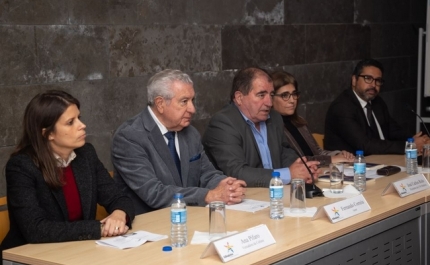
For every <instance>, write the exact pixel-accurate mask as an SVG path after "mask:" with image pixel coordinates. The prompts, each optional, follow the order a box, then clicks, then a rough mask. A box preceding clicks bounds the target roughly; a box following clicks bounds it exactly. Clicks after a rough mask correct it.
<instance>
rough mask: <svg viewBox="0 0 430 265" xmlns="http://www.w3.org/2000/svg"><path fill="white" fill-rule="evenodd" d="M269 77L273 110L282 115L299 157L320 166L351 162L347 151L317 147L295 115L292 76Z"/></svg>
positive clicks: (296, 93) (277, 74) (297, 94)
mask: <svg viewBox="0 0 430 265" xmlns="http://www.w3.org/2000/svg"><path fill="white" fill-rule="evenodd" d="M271 77H272V79H273V86H274V88H275V94H274V98H273V108H274V109H275V110H276V111H278V112H279V113H280V114H281V115H282V118H283V120H284V132H285V135H286V136H287V140H288V143H289V144H290V145H291V146H292V147H293V148H295V149H296V150H297V151H298V152H299V153H300V155H301V156H306V157H307V159H308V160H317V161H319V162H320V163H321V164H320V165H321V166H327V165H328V164H330V163H331V162H352V161H353V160H354V155H353V154H351V153H349V152H347V151H327V150H323V149H321V148H320V147H319V146H318V144H317V142H316V141H315V139H314V138H313V136H312V134H311V132H310V131H309V128H308V126H307V122H306V120H305V119H303V118H302V117H300V116H299V115H298V114H297V103H298V101H299V98H300V92H299V89H298V84H297V80H296V79H295V78H294V76H292V75H291V74H289V73H287V72H284V71H278V72H275V73H273V74H271Z"/></svg>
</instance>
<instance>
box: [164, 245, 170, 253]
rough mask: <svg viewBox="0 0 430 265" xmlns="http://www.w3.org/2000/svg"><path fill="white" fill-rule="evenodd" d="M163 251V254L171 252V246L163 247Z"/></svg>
mask: <svg viewBox="0 0 430 265" xmlns="http://www.w3.org/2000/svg"><path fill="white" fill-rule="evenodd" d="M163 251H164V252H169V251H172V247H171V246H164V247H163Z"/></svg>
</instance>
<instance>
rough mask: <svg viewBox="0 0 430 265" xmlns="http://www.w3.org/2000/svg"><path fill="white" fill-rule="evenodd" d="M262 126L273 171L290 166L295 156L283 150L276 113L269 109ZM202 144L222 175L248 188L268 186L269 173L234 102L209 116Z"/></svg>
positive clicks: (281, 129) (270, 172) (282, 131)
mask: <svg viewBox="0 0 430 265" xmlns="http://www.w3.org/2000/svg"><path fill="white" fill-rule="evenodd" d="M266 125H267V138H268V146H269V149H270V155H271V158H272V166H273V168H275V169H276V168H284V167H288V166H290V165H291V164H292V163H293V162H294V161H295V160H296V159H297V158H298V157H297V155H296V154H295V152H294V151H293V150H292V149H290V148H287V147H283V145H284V146H288V143H287V140H286V138H285V135H284V124H283V121H282V118H281V116H280V115H279V113H277V112H275V111H273V110H272V111H271V112H270V118H269V119H268V120H267V121H266ZM203 145H204V147H205V150H206V152H207V153H208V156H209V158H210V159H211V161H212V162H213V163H214V165H215V166H216V167H217V168H219V169H220V170H222V171H223V172H224V174H226V175H230V176H232V177H236V178H238V179H242V180H244V181H245V182H246V183H247V185H248V187H269V183H270V179H271V178H272V171H273V170H272V169H265V168H263V164H262V161H261V156H260V151H259V149H258V145H257V143H256V141H255V138H254V135H253V133H252V130H251V128H250V127H249V125H248V124H247V123H246V122H245V120H244V119H243V117H242V114H241V113H240V111H239V109H238V108H237V107H236V105H235V104H234V103H231V104H229V105H227V106H225V107H224V108H223V109H222V110H220V111H219V112H217V113H216V114H215V115H214V116H213V117H212V119H211V121H210V122H209V125H208V128H207V130H206V132H205V135H204V136H203ZM285 184H286V183H285Z"/></svg>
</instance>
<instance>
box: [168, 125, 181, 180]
mask: <svg viewBox="0 0 430 265" xmlns="http://www.w3.org/2000/svg"><path fill="white" fill-rule="evenodd" d="M164 135H165V136H166V138H167V140H169V141H168V142H167V147H169V151H170V154H171V155H172V158H173V161H175V164H176V169H177V170H178V173H179V176H180V177H181V181H182V174H181V161H180V160H179V156H178V153H177V152H176V147H175V132H166V133H165V134H164Z"/></svg>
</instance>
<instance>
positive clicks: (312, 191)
mask: <svg viewBox="0 0 430 265" xmlns="http://www.w3.org/2000/svg"><path fill="white" fill-rule="evenodd" d="M282 147H285V148H291V149H292V150H293V151H294V153H296V155H297V156H298V157H299V158H300V160H301V161H302V163H303V165H304V166H305V167H306V169H307V170H308V172H309V175H311V179H312V184H309V183H305V191H306V198H309V199H311V198H313V197H324V194H323V191H322V190H321V189H320V188H318V187H317V186H316V185H315V179H314V175H313V174H312V171H311V169H310V168H309V167H308V165H306V162H305V161H304V160H303V158H302V156H301V155H300V154H299V152H297V150H296V149H295V148H293V147H292V146H289V145H288V144H287V143H286V142H283V143H282Z"/></svg>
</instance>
